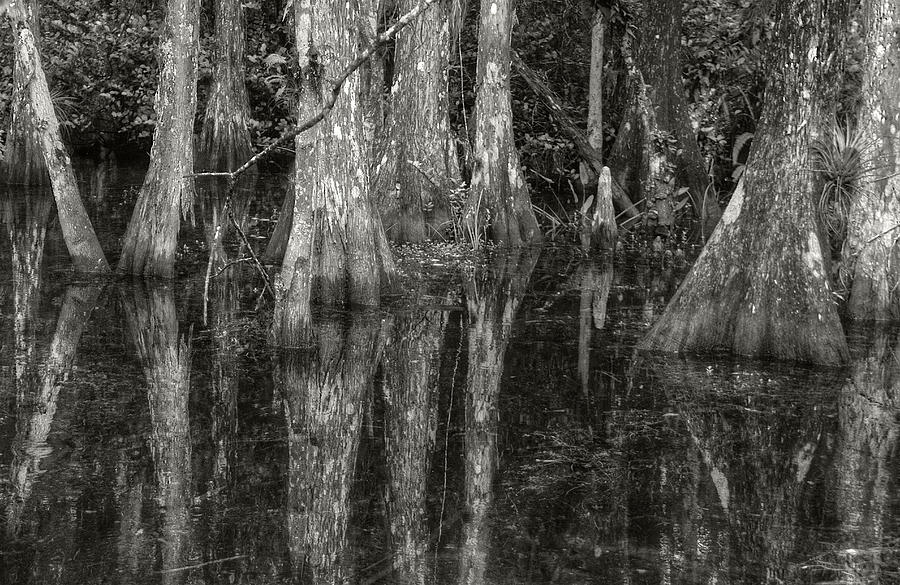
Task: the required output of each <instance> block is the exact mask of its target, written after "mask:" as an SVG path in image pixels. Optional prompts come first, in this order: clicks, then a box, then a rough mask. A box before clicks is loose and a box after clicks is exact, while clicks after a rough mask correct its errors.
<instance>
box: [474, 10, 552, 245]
mask: <svg viewBox="0 0 900 585" xmlns="http://www.w3.org/2000/svg"><path fill="white" fill-rule="evenodd" d="M513 1H514V0H492V1H491V2H484V3H482V5H481V20H480V24H479V27H478V65H477V77H476V79H477V81H476V87H477V88H478V91H477V94H476V96H475V153H474V156H475V165H474V169H473V171H472V184H471V186H470V189H469V196H468V199H467V201H466V207H465V210H464V214H463V221H464V226H465V229H466V232H467V236H468V237H469V239H470V240H471V241H472V242H473V243H475V244H477V243H478V242H479V241H480V240H481V238H482V237H483V236H487V237H488V238H489V239H490V240H492V241H494V242H496V243H497V244H500V245H505V246H511V247H516V246H521V245H523V244H528V243H530V242H534V241H539V240H540V239H541V231H540V227H539V226H538V223H537V219H536V218H535V216H534V212H533V211H532V209H531V198H530V197H529V194H528V186H527V184H526V183H525V177H524V176H523V175H522V169H521V168H520V167H519V153H518V151H517V150H516V145H515V143H514V140H513V126H512V106H511V96H510V90H509V75H510V41H511V37H512V21H513Z"/></svg>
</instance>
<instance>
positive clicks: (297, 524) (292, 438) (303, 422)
mask: <svg viewBox="0 0 900 585" xmlns="http://www.w3.org/2000/svg"><path fill="white" fill-rule="evenodd" d="M380 333H381V319H380V316H378V315H376V314H360V313H355V312H354V313H352V314H350V315H332V316H326V317H321V318H319V319H317V320H315V322H314V325H313V327H311V328H309V329H307V330H306V331H305V332H303V334H302V337H301V338H299V339H298V338H292V339H290V340H286V339H281V340H279V341H281V342H282V345H284V346H286V347H288V346H290V347H291V349H284V350H283V352H282V355H281V357H280V358H279V365H278V371H277V372H276V385H277V389H278V390H279V392H280V393H281V397H282V400H283V404H284V414H285V418H286V421H287V427H288V458H289V463H288V496H287V498H288V501H287V530H288V540H289V543H288V548H289V550H290V560H291V567H292V572H293V575H294V579H295V580H296V582H298V583H314V584H315V585H328V584H338V583H346V582H348V581H349V579H350V576H351V575H350V567H349V564H350V563H349V561H350V560H351V558H350V555H349V553H348V546H347V524H348V521H349V517H350V490H351V487H352V485H353V480H354V472H355V468H356V457H357V453H358V450H359V442H360V432H361V424H362V418H363V414H364V412H365V411H366V408H365V404H364V401H365V399H366V397H367V396H370V393H369V392H368V391H367V390H368V388H369V387H370V385H371V383H372V378H373V376H374V370H375V365H376V363H377V357H378V353H379V344H380Z"/></svg>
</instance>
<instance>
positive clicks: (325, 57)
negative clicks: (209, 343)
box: [275, 0, 395, 337]
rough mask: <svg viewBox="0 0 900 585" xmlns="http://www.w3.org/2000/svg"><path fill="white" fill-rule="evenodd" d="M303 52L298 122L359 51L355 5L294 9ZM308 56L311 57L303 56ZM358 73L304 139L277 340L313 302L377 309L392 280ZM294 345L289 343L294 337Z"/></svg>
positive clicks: (297, 325) (299, 323)
mask: <svg viewBox="0 0 900 585" xmlns="http://www.w3.org/2000/svg"><path fill="white" fill-rule="evenodd" d="M295 10H296V12H295V23H296V36H297V46H298V47H301V50H300V55H299V58H300V71H301V77H302V80H303V81H302V87H301V89H300V92H301V95H300V107H299V110H300V111H299V116H298V119H304V118H305V117H306V114H307V113H309V112H312V111H315V110H317V109H318V104H319V103H320V101H321V99H322V93H321V92H322V91H323V85H322V84H323V82H324V81H327V80H329V79H334V78H336V77H337V76H338V75H339V74H340V72H341V71H342V69H343V68H344V67H345V65H346V63H348V62H349V61H351V60H352V59H353V58H354V56H355V53H356V50H357V47H358V45H359V43H360V40H361V39H360V37H359V35H358V31H357V27H355V26H347V25H346V23H348V22H358V20H359V18H360V14H359V11H358V7H356V5H354V4H352V3H351V4H347V3H339V2H326V3H322V4H316V5H314V6H313V5H311V4H310V3H309V2H308V1H306V0H304V1H302V2H295ZM304 47H305V48H307V49H306V51H305V52H304V50H303V49H302V48H304ZM362 106H363V96H362V95H361V83H360V75H359V72H356V73H354V74H353V75H351V76H350V77H349V78H348V79H347V81H346V83H345V84H344V87H343V90H342V93H341V95H340V96H339V97H338V99H337V103H336V104H335V106H334V109H333V110H332V111H331V113H330V115H329V116H328V118H326V119H325V120H324V121H323V122H322V123H321V124H319V125H318V126H316V127H315V128H314V129H312V130H311V131H310V132H307V133H305V134H302V135H300V137H298V138H297V143H296V145H297V156H296V168H295V182H294V188H295V194H294V217H293V223H292V227H291V236H290V239H289V241H288V248H287V251H286V253H285V257H284V262H283V269H282V274H281V292H280V293H279V297H280V299H279V308H278V309H277V312H276V315H275V331H276V337H281V335H280V334H279V333H278V332H279V331H280V330H285V329H286V330H294V331H300V330H302V329H303V328H304V327H305V325H306V324H307V323H308V320H309V307H310V303H311V302H312V301H313V300H320V301H322V302H324V303H326V304H335V305H342V304H344V303H346V302H348V301H349V302H350V303H351V304H357V305H370V306H371V305H377V304H378V302H379V296H380V288H381V284H382V282H383V281H384V282H387V281H389V280H391V279H392V278H393V275H394V273H395V268H394V261H393V255H392V253H391V252H390V249H389V248H388V247H387V245H386V238H385V235H384V230H383V229H382V226H381V219H380V217H379V216H378V214H377V213H376V211H375V209H374V206H373V205H372V202H371V200H370V193H369V186H370V185H369V173H368V168H369V166H368V164H369V161H368V156H367V154H368V144H366V142H367V141H366V129H365V120H364V112H363V107H362ZM288 337H290V335H288Z"/></svg>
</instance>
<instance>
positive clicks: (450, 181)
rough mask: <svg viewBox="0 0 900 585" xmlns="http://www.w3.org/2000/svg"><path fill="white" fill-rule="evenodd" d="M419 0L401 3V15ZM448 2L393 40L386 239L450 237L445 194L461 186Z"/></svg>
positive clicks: (382, 184) (383, 193) (383, 184)
mask: <svg viewBox="0 0 900 585" xmlns="http://www.w3.org/2000/svg"><path fill="white" fill-rule="evenodd" d="M417 5H418V0H401V2H400V6H399V11H400V13H401V14H405V13H406V12H408V11H410V10H412V9H413V8H415V6H417ZM448 9H449V2H438V3H437V4H436V5H434V6H432V7H431V8H429V9H428V10H426V11H425V12H424V13H422V14H421V15H420V16H419V17H418V18H417V19H416V20H415V22H413V23H412V24H410V25H409V26H408V27H407V28H405V29H404V30H402V31H401V32H400V33H399V34H398V35H397V41H396V42H397V45H396V53H395V60H394V80H393V86H392V88H391V100H390V110H389V119H388V124H389V126H388V130H387V134H388V144H387V151H386V153H385V157H384V159H383V164H382V167H381V176H380V180H379V181H378V184H379V191H380V192H379V194H378V196H379V199H380V202H379V208H380V209H381V211H382V218H383V221H384V225H385V229H386V231H387V234H388V237H390V238H391V239H393V240H397V241H402V242H421V241H424V240H427V239H431V238H434V237H441V236H442V235H443V234H445V233H447V232H448V231H449V230H450V227H451V225H450V221H451V218H450V199H449V194H450V192H451V190H452V189H453V188H454V187H457V186H458V184H459V181H460V176H459V165H458V164H457V162H456V160H455V138H454V136H453V135H452V134H451V132H450V117H449V116H450V110H449V104H448V97H447V76H448V65H449V59H450V21H449V15H448Z"/></svg>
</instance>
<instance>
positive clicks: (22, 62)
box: [5, 0, 109, 273]
mask: <svg viewBox="0 0 900 585" xmlns="http://www.w3.org/2000/svg"><path fill="white" fill-rule="evenodd" d="M8 14H9V18H10V22H11V23H12V25H13V32H14V34H15V39H14V42H13V47H14V51H15V74H14V76H13V83H14V88H13V107H12V112H13V118H12V125H13V127H12V130H11V131H10V143H9V145H8V147H7V157H8V158H7V160H6V162H5V165H6V169H7V178H8V180H9V181H11V182H14V183H26V184H27V183H46V182H47V178H48V174H49V182H50V184H51V185H52V186H53V196H54V199H55V200H56V209H57V213H58V215H59V224H60V227H61V228H62V232H63V238H64V239H65V242H66V248H67V249H68V251H69V256H70V257H71V258H72V263H73V264H74V265H75V269H76V270H78V271H79V272H98V273H103V272H109V265H108V264H107V263H106V257H105V256H104V254H103V250H102V249H101V248H100V242H99V241H98V240H97V235H96V234H95V233H94V227H93V225H92V224H91V220H90V218H89V217H88V215H87V211H86V210H85V208H84V204H83V203H82V201H81V195H80V194H79V193H78V184H77V182H76V180H75V172H74V171H73V170H72V161H71V160H70V159H69V154H68V152H67V151H66V148H65V146H64V145H63V143H62V139H61V137H60V133H59V121H58V120H57V118H56V113H55V112H54V110H53V103H52V101H51V99H50V89H49V87H48V86H47V79H46V77H45V76H44V70H43V66H42V65H41V58H40V54H39V52H38V48H37V41H36V40H35V36H34V34H33V33H32V30H31V28H30V26H29V22H31V21H32V16H31V15H30V14H29V5H27V4H25V3H23V2H22V0H17V1H16V2H14V3H12V4H10V6H9V13H8Z"/></svg>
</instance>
